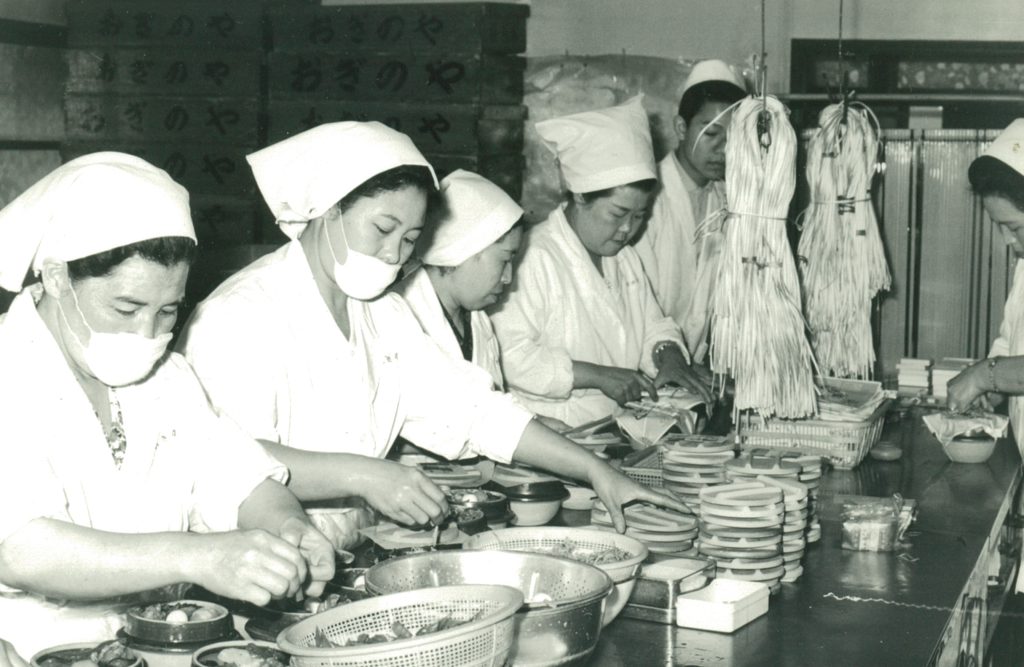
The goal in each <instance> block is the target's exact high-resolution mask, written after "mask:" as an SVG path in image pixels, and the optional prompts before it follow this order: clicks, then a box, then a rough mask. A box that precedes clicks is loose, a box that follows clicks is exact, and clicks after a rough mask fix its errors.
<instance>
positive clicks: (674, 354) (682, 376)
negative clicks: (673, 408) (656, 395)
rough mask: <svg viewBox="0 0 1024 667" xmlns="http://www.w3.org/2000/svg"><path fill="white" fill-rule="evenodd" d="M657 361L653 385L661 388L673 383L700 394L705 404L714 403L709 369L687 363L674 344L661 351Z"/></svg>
mask: <svg viewBox="0 0 1024 667" xmlns="http://www.w3.org/2000/svg"><path fill="white" fill-rule="evenodd" d="M657 361H658V377H656V378H654V386H655V387H657V388H659V389H661V388H662V387H664V386H665V385H667V384H675V385H678V386H680V387H682V388H683V389H686V390H687V391H689V392H691V393H694V394H696V395H698V396H700V397H701V398H702V399H703V400H704V403H705V404H706V405H708V406H711V405H713V404H714V402H715V397H714V395H713V394H712V393H711V377H712V376H711V371H710V370H708V369H707V368H706V367H704V366H700V365H691V364H689V363H687V362H686V359H685V358H684V357H683V355H682V352H680V351H679V348H678V347H675V346H672V347H671V348H669V349H668V350H666V351H664V352H662V353H661V355H660V357H659V359H658V360H657Z"/></svg>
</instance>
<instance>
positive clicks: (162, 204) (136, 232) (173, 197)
mask: <svg viewBox="0 0 1024 667" xmlns="http://www.w3.org/2000/svg"><path fill="white" fill-rule="evenodd" d="M164 236H183V237H187V238H190V239H192V240H193V241H194V240H195V239H196V233H195V229H194V228H193V226H192V217H191V215H190V214H189V207H188V192H187V191H186V190H185V188H183V187H181V186H180V185H178V184H177V183H175V182H174V181H173V180H172V179H171V177H170V176H168V175H167V172H165V171H164V170H163V169H158V168H157V167H154V166H153V165H151V164H150V163H148V162H146V161H145V160H142V159H140V158H137V157H135V156H132V155H126V154H124V153H113V152H106V153H91V154H89V155H83V156H82V157H80V158H77V159H74V160H72V161H70V162H68V163H67V164H64V165H61V166H60V167H57V168H56V169H54V170H53V171H51V172H50V173H49V174H47V175H46V176H44V177H43V178H42V179H41V180H40V181H38V182H37V183H36V184H35V185H33V186H32V187H30V188H29V189H28V190H26V191H25V192H23V193H22V194H21V196H19V197H18V198H17V199H15V200H14V201H12V202H11V203H10V204H8V205H7V206H6V207H5V208H4V209H3V210H2V211H0V287H3V288H4V289H7V290H10V291H12V292H17V291H19V290H20V289H21V285H22V282H23V281H24V278H25V275H26V274H27V273H28V271H29V269H32V270H34V271H35V272H37V273H38V272H39V271H40V270H41V269H42V267H43V262H44V261H45V260H48V259H53V260H58V261H63V262H68V261H71V260H74V259H81V258H83V257H88V256H89V255H95V254H96V253H99V252H104V251H107V250H113V249H114V248H120V247H121V246H126V245H129V244H132V243H137V242H139V241H146V240H149V239H155V238H160V237H164Z"/></svg>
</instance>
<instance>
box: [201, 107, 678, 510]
mask: <svg viewBox="0 0 1024 667" xmlns="http://www.w3.org/2000/svg"><path fill="white" fill-rule="evenodd" d="M249 163H250V165H252V168H253V172H254V174H255V176H256V182H257V184H258V185H259V188H260V191H261V192H262V193H263V196H264V199H265V200H266V201H267V204H268V205H269V206H270V208H271V210H272V211H273V213H274V214H275V216H276V217H277V219H278V220H279V221H280V222H281V223H282V227H283V229H284V230H285V231H286V233H288V232H290V233H291V235H293V238H294V236H297V239H296V240H293V241H292V242H291V243H289V244H287V245H286V246H284V247H283V248H281V249H280V250H278V251H277V252H275V253H273V254H271V255H269V256H267V257H265V258H263V259H261V260H258V261H257V262H255V263H254V264H252V265H250V266H249V267H247V268H245V269H243V270H242V271H241V272H240V273H238V274H236V275H235V276H233V277H232V278H230V279H229V280H228V281H227V282H225V283H224V284H223V285H221V286H220V287H219V288H218V289H217V290H216V291H215V292H214V293H213V294H212V295H211V296H210V297H209V298H208V299H207V300H206V301H205V302H204V303H203V304H201V305H200V307H199V308H198V310H197V311H196V314H195V315H194V318H193V321H192V322H191V323H190V325H189V326H187V327H186V331H185V338H184V349H185V352H186V355H187V356H188V358H189V359H190V361H192V363H193V364H194V366H195V368H196V372H197V374H198V375H199V377H200V379H201V381H202V382H203V385H204V386H205V387H206V390H207V393H208V395H209V396H210V398H211V401H212V402H213V404H214V406H215V407H216V408H217V409H219V410H220V411H221V412H222V413H223V414H226V415H228V416H230V417H231V418H232V419H233V420H235V421H236V422H237V423H239V424H240V425H242V427H243V428H244V429H245V430H246V431H248V433H249V434H250V435H252V436H254V437H256V438H258V439H260V440H261V441H263V442H264V444H265V445H266V446H267V447H268V448H269V450H270V451H271V452H273V453H274V454H275V455H276V456H278V457H279V458H280V459H281V460H282V461H284V462H285V463H286V464H287V465H288V467H289V470H290V471H291V473H292V488H293V489H294V490H295V491H296V493H297V495H299V497H300V498H302V499H304V500H318V499H324V498H331V497H336V496H339V495H357V496H362V497H363V498H365V499H366V500H367V501H369V502H370V504H371V505H373V506H374V507H376V508H378V509H380V510H382V511H383V512H384V513H385V514H387V515H389V516H391V517H392V518H394V519H397V520H398V521H402V522H405V523H413V524H423V523H426V522H428V521H438V520H440V519H441V517H442V515H443V514H444V513H445V512H446V509H447V508H446V505H445V501H444V496H443V494H442V493H441V492H440V491H439V490H438V489H437V487H436V486H434V485H433V484H432V483H431V482H430V481H429V480H428V479H427V478H426V476H425V475H423V474H422V473H421V472H420V471H418V470H417V469H415V468H410V467H408V466H402V465H400V464H396V463H393V462H390V461H384V460H378V457H383V456H384V455H385V454H386V453H387V452H388V450H389V449H390V448H391V446H392V444H393V443H394V441H395V438H397V437H398V436H399V434H401V435H402V436H403V437H404V438H406V439H407V440H409V441H411V442H412V443H413V444H416V445H418V446H420V447H422V448H424V449H427V450H430V451H432V452H434V453H436V454H439V455H441V456H443V457H446V458H458V457H460V456H462V455H464V454H465V453H467V452H469V451H472V452H474V453H478V454H482V455H485V456H488V457H490V458H492V459H495V460H497V461H499V462H508V461H510V460H512V459H513V458H515V459H516V460H519V461H523V462H525V463H531V464H535V465H539V466H542V467H545V468H547V469H553V470H557V471H559V472H561V473H562V474H565V475H568V476H572V477H576V478H580V479H584V480H589V481H590V482H591V483H592V484H593V486H594V488H595V490H596V491H597V492H598V494H599V495H601V497H602V498H604V500H605V501H606V503H607V504H608V506H609V507H610V508H611V509H612V512H613V515H614V516H615V519H616V522H617V524H618V525H619V526H620V528H621V527H622V518H621V513H620V511H619V509H620V507H621V505H622V504H623V503H626V502H629V501H631V500H634V499H645V500H650V501H654V502H661V503H665V504H668V505H670V506H675V507H680V506H679V505H678V504H677V503H675V502H674V501H671V500H669V499H667V498H665V497H664V496H662V495H660V494H657V493H654V492H652V491H651V490H649V489H646V488H644V487H640V486H638V485H637V484H635V483H633V482H632V481H631V480H629V479H628V478H626V477H625V476H623V475H622V474H620V473H618V472H616V471H614V470H612V469H611V468H610V467H608V466H607V465H606V464H605V463H604V462H602V461H601V460H600V459H598V458H597V457H594V456H592V455H591V454H589V453H588V452H586V451H584V450H583V449H581V448H579V447H577V446H576V445H574V444H573V443H571V442H569V441H568V440H565V439H564V438H561V437H560V436H558V435H556V434H554V433H553V432H551V431H549V430H548V429H546V428H545V427H543V426H542V425H540V424H538V423H535V422H533V421H532V415H531V414H530V413H528V412H526V411H525V410H523V409H522V408H521V407H519V406H517V405H516V404H515V403H514V402H513V401H512V400H511V398H510V397H508V396H506V395H503V394H501V393H498V392H494V391H491V390H490V387H491V385H492V382H493V380H492V378H491V376H490V375H489V374H488V373H487V372H485V371H483V370H482V369H480V368H478V367H476V366H473V365H472V364H469V363H465V362H459V361H453V360H451V359H450V358H448V357H447V356H446V355H445V354H444V352H442V351H441V350H440V349H439V348H438V347H437V345H436V344H434V343H433V342H432V341H431V340H430V339H429V338H428V337H427V336H426V335H425V334H423V332H422V330H421V329H420V326H419V324H418V322H417V321H416V319H415V316H414V315H413V314H412V312H411V311H410V310H409V306H408V304H406V302H405V301H404V300H403V299H402V298H401V297H399V296H398V295H396V294H393V293H389V294H384V291H385V290H386V289H387V287H388V286H389V285H390V284H391V282H392V281H394V279H395V277H396V275H397V274H398V272H399V270H400V269H401V267H402V265H403V264H404V263H405V262H406V261H407V260H408V259H409V257H410V255H411V254H412V249H413V246H414V244H415V242H416V239H417V238H418V237H419V235H420V233H421V231H422V230H423V227H424V224H425V218H426V213H427V202H428V195H430V194H431V192H432V191H434V190H435V189H436V180H434V176H433V170H432V169H431V168H430V166H429V165H428V164H427V162H426V160H425V159H424V158H423V156H422V155H421V154H420V153H419V151H418V150H416V148H415V146H413V144H412V142H411V140H410V139H409V138H408V137H406V136H405V135H403V134H401V133H398V132H395V131H394V130H391V129H390V128H388V127H386V126H384V125H381V124H380V123H357V122H342V123H329V124H326V125H321V126H319V127H317V128H314V129H312V130H308V131H306V132H303V133H302V134H299V135H296V136H294V137H292V138H290V139H286V140H284V141H282V142H279V143H277V144H274V145H273V146H270V147H268V148H266V149H263V150H261V151H259V152H257V153H255V154H253V155H250V156H249ZM359 455H362V456H359ZM368 457H373V458H368Z"/></svg>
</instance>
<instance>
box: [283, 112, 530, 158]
mask: <svg viewBox="0 0 1024 667" xmlns="http://www.w3.org/2000/svg"><path fill="white" fill-rule="evenodd" d="M267 115H268V121H267V122H268V126H267V138H268V141H269V142H271V143H273V142H275V141H280V140H281V139H284V138H286V137H289V136H292V135H293V134H297V133H299V132H303V131H305V130H308V129H310V128H311V127H315V126H317V125H320V124H321V123H330V122H336V121H344V120H358V121H368V120H376V121H380V122H382V123H385V124H387V125H389V126H391V127H393V128H394V129H396V130H398V131H399V132H404V133H405V134H407V135H409V136H410V137H411V138H412V140H413V141H414V142H415V143H416V145H417V146H418V147H419V149H420V150H422V151H424V152H434V153H444V154H457V155H461V154H474V153H475V154H481V155H496V154H507V153H515V154H517V155H518V154H521V153H522V152H523V123H524V118H525V116H526V107H523V106H513V105H508V106H479V105H469V104H463V105H455V104H386V103H378V102H317V101H309V102H305V101H294V100H291V101H284V100H275V101H272V102H270V103H269V106H268V112H267Z"/></svg>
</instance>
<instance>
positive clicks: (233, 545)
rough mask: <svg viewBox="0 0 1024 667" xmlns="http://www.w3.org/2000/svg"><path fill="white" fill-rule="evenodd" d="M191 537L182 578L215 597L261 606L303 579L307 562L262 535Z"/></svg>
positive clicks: (245, 532) (286, 546)
mask: <svg viewBox="0 0 1024 667" xmlns="http://www.w3.org/2000/svg"><path fill="white" fill-rule="evenodd" d="M196 537H197V538H198V539H196V540H195V541H194V542H193V544H195V548H194V549H193V550H192V552H191V553H190V554H187V555H186V558H185V563H184V567H185V575H186V576H187V578H188V581H190V582H191V583H195V584H198V585H200V586H202V587H203V588H205V589H207V590H208V591H210V592H212V593H216V594H217V595H223V596H225V597H230V598H234V599H236V600H244V601H246V602H250V603H252V604H254V605H256V606H258V607H262V606H264V605H265V604H267V603H268V602H270V600H271V598H284V597H291V596H293V595H295V594H296V593H297V592H298V591H299V590H301V589H302V586H303V584H304V582H305V580H306V574H307V570H306V560H305V558H303V556H302V553H301V552H300V551H299V549H298V548H296V547H294V546H292V545H291V544H289V543H288V542H287V541H285V540H283V539H281V538H280V537H277V536H275V535H271V534H270V533H268V532H267V531H265V530H259V529H257V530H232V531H229V532H224V533H207V534H203V535H197V536H196ZM0 667H2V666H0Z"/></svg>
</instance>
